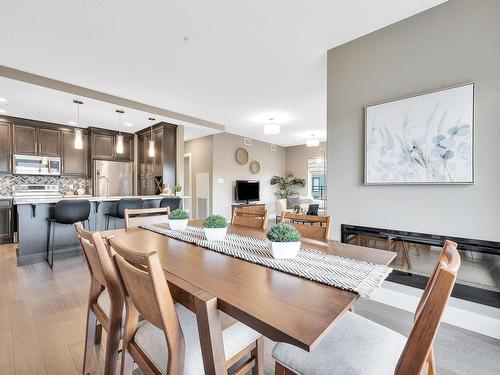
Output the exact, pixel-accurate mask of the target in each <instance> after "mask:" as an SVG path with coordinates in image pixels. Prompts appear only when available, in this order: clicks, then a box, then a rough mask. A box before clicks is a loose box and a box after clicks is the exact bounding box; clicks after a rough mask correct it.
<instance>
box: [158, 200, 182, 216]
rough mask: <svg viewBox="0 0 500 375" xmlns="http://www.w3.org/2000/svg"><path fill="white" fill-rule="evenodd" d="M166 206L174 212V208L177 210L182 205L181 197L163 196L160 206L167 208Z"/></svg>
mask: <svg viewBox="0 0 500 375" xmlns="http://www.w3.org/2000/svg"><path fill="white" fill-rule="evenodd" d="M165 207H169V208H170V212H172V211H173V210H177V209H178V208H180V207H181V198H178V197H176V198H173V197H172V198H166V197H165V198H163V199H162V200H161V201H160V208H165Z"/></svg>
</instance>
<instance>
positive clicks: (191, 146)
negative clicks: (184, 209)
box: [184, 136, 213, 218]
mask: <svg viewBox="0 0 500 375" xmlns="http://www.w3.org/2000/svg"><path fill="white" fill-rule="evenodd" d="M212 148H213V140H212V136H207V137H203V138H198V139H193V140H191V141H187V142H185V143H184V153H186V154H191V177H192V180H191V184H192V186H191V189H192V191H191V202H192V203H191V208H192V210H193V212H192V214H191V217H192V218H197V217H198V213H197V212H196V173H202V172H208V173H209V175H210V180H211V179H212V177H213V165H212V155H213V152H212ZM184 173H187V172H186V171H184ZM209 188H210V189H211V188H212V184H210V187H209ZM212 201H213V199H212V191H210V207H212Z"/></svg>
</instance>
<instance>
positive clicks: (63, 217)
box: [46, 199, 90, 268]
mask: <svg viewBox="0 0 500 375" xmlns="http://www.w3.org/2000/svg"><path fill="white" fill-rule="evenodd" d="M89 215H90V201H89V200H87V199H72V200H61V201H59V202H57V203H56V207H55V210H54V218H50V219H49V233H48V238H47V257H46V260H47V263H49V266H50V268H52V267H53V266H54V241H55V234H56V231H55V229H56V226H55V224H63V225H73V224H75V223H77V222H79V221H81V222H82V223H85V222H87V223H88V222H89ZM89 226H90V225H89ZM49 255H50V257H49Z"/></svg>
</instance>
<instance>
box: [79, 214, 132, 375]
mask: <svg viewBox="0 0 500 375" xmlns="http://www.w3.org/2000/svg"><path fill="white" fill-rule="evenodd" d="M75 227H76V233H77V235H78V238H79V240H80V243H81V246H82V249H83V253H84V255H85V259H86V261H87V266H88V269H89V272H90V292H89V298H88V303H87V326H86V334H85V351H84V356H83V374H88V373H90V372H89V370H90V364H91V360H92V352H93V351H94V352H95V346H96V345H98V344H99V343H100V342H101V335H102V329H103V328H104V330H105V331H106V333H107V340H106V352H105V359H104V374H105V375H115V373H116V367H117V362H118V347H119V344H120V339H121V330H122V316H123V304H124V292H123V289H122V287H121V282H120V280H119V275H118V272H117V269H116V266H115V263H114V261H113V260H112V259H111V257H110V254H109V252H108V249H107V247H106V245H105V243H104V240H103V239H102V237H101V235H100V234H99V233H98V232H94V233H92V232H88V231H86V230H85V229H84V228H83V225H82V223H76V224H75Z"/></svg>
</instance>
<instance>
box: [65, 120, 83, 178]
mask: <svg viewBox="0 0 500 375" xmlns="http://www.w3.org/2000/svg"><path fill="white" fill-rule="evenodd" d="M61 137H62V155H61V157H62V171H61V174H62V175H63V176H75V177H87V176H88V174H89V171H88V151H89V142H88V134H87V132H86V131H83V148H82V149H76V148H75V132H74V131H71V130H68V131H62V132H61Z"/></svg>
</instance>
